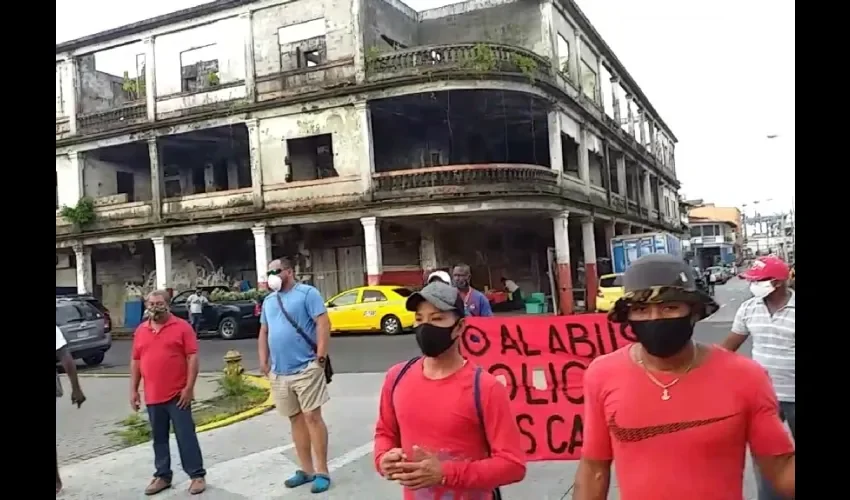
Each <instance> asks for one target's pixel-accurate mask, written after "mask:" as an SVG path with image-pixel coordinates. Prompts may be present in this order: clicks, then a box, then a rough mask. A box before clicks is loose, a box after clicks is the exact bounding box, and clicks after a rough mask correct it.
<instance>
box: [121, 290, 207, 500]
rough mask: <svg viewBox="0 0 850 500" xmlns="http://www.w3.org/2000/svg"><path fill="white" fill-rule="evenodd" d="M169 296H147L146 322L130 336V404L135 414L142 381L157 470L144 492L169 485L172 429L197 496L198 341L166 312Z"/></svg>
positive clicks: (200, 476) (200, 486)
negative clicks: (194, 401)
mask: <svg viewBox="0 0 850 500" xmlns="http://www.w3.org/2000/svg"><path fill="white" fill-rule="evenodd" d="M168 299H169V294H168V292H165V291H160V290H157V291H155V292H151V293H150V295H148V298H147V303H146V308H147V313H148V320H147V321H144V322H142V324H141V325H139V327H138V328H137V329H136V333H135V335H134V336H133V356H132V361H131V362H130V373H131V377H130V405H131V406H132V407H133V411H138V410H139V407H140V401H139V382H141V381H142V379H144V381H145V387H144V392H145V406H146V407H147V410H148V418H149V420H150V425H151V430H152V434H153V453H154V465H155V467H156V472H155V473H154V477H153V480H152V481H151V483H150V484H149V485H148V487H147V488H145V494H146V495H155V494H157V493H159V492H161V491H163V490H165V489H168V488H170V487H171V478H172V472H171V450H170V449H169V446H168V440H169V430H170V428H171V427H173V428H174V436H175V438H176V439H177V447H178V449H179V450H180V462H181V464H182V465H183V470H184V471H186V474H188V475H189V478H190V479H191V483H190V485H189V493H190V494H192V495H197V494H200V493H203V491H204V490H205V489H206V482H205V480H204V476H206V474H207V473H206V471H205V470H204V461H203V458H202V457H201V447H200V445H199V444H198V436H197V434H196V433H195V421H194V420H192V399H194V397H195V381H196V380H197V378H198V339H197V337H196V336H195V330H194V329H192V326H191V325H189V323H187V322H186V321H184V320H182V319H180V318H178V317H176V316H174V315H173V314H171V313H170V312H169V310H168Z"/></svg>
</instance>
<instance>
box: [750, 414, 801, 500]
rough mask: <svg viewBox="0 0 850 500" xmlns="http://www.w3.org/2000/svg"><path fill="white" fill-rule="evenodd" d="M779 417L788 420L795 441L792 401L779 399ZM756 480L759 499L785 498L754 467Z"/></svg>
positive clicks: (780, 499)
mask: <svg viewBox="0 0 850 500" xmlns="http://www.w3.org/2000/svg"><path fill="white" fill-rule="evenodd" d="M779 417H780V418H781V419H782V421H783V422H788V427H790V428H791V436H792V437H793V438H794V440H795V441H796V440H797V432H796V423H797V413H796V410H795V408H794V403H788V402H785V401H780V402H779ZM756 480H757V481H758V492H759V496H758V499H759V500H787V499H785V497H783V496H781V495H779V494H778V493H776V491H774V489H773V486H772V485H771V484H770V482H769V481H768V480H767V479H766V478H765V477H764V476H762V475H761V472H760V471H759V470H758V467H756Z"/></svg>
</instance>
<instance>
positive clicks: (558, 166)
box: [548, 110, 564, 184]
mask: <svg viewBox="0 0 850 500" xmlns="http://www.w3.org/2000/svg"><path fill="white" fill-rule="evenodd" d="M548 125H549V163H550V165H551V167H552V171H553V172H555V174H556V175H557V176H558V184H560V183H561V178H562V177H563V173H564V150H563V149H562V147H561V114H560V112H559V111H557V110H556V111H550V112H549V115H548Z"/></svg>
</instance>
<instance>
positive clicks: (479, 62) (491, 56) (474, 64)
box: [463, 43, 496, 73]
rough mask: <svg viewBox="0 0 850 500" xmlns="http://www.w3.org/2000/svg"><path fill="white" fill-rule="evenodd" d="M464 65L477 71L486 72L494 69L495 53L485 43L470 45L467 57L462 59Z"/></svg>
mask: <svg viewBox="0 0 850 500" xmlns="http://www.w3.org/2000/svg"><path fill="white" fill-rule="evenodd" d="M463 65H464V66H465V67H467V68H469V69H471V70H473V71H477V72H481V73H484V72H487V71H493V70H495V69H496V54H495V53H494V52H493V49H491V48H490V46H489V45H487V44H485V43H476V44H475V45H474V46H473V47H472V53H471V55H470V57H469V58H468V59H466V60H465V61H464V64H463Z"/></svg>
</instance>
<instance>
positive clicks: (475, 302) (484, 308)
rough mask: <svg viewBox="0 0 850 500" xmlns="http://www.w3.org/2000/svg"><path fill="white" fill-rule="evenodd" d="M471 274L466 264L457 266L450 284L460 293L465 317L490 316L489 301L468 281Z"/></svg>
mask: <svg viewBox="0 0 850 500" xmlns="http://www.w3.org/2000/svg"><path fill="white" fill-rule="evenodd" d="M471 278H472V272H471V271H470V269H469V266H467V265H466V264H458V265H456V266H455V267H454V269H453V270H452V284H453V285H454V286H455V287H456V288H457V289H458V291H459V292H460V297H461V299H463V305H464V307H465V308H466V310H465V314H466V315H467V316H492V315H493V309H492V308H491V307H490V301H489V300H487V297H486V296H485V295H484V294H483V293H481V292H479V291H478V290H476V289H474V288H472V286H471V285H470V279H471Z"/></svg>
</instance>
